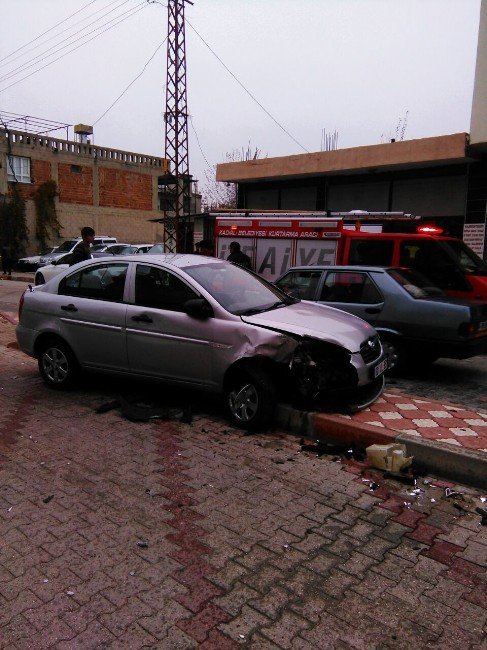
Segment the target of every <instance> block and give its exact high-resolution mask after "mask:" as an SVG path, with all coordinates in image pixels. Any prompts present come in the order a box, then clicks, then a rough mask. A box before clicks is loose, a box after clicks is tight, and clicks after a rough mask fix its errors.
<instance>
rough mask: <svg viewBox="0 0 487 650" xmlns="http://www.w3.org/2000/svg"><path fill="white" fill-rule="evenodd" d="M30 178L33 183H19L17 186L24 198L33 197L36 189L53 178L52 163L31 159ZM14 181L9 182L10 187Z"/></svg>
mask: <svg viewBox="0 0 487 650" xmlns="http://www.w3.org/2000/svg"><path fill="white" fill-rule="evenodd" d="M30 178H31V180H32V183H31V184H30V185H29V184H28V183H17V188H18V189H19V191H20V194H21V195H22V196H23V197H24V199H26V200H27V199H30V198H32V194H33V193H34V192H35V190H36V189H37V188H38V187H39V185H42V183H45V182H46V181H49V180H51V163H50V162H48V161H46V160H32V159H31V161H30ZM11 185H12V183H9V188H10V186H11Z"/></svg>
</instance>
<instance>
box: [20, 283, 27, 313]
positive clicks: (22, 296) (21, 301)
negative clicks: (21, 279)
mask: <svg viewBox="0 0 487 650" xmlns="http://www.w3.org/2000/svg"><path fill="white" fill-rule="evenodd" d="M26 291H27V289H26V290H25V291H24V293H23V294H22V295H21V296H20V300H19V321H20V316H21V314H22V307H23V306H24V296H25V294H26Z"/></svg>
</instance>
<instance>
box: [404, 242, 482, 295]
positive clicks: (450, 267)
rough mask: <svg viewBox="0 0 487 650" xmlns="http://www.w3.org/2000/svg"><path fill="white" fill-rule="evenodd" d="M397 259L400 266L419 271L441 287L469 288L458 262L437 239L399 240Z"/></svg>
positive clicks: (451, 288) (459, 289) (465, 289)
mask: <svg viewBox="0 0 487 650" xmlns="http://www.w3.org/2000/svg"><path fill="white" fill-rule="evenodd" d="M399 260H400V264H401V266H408V267H410V268H412V269H415V270H416V271H419V272H420V273H422V274H423V275H425V276H426V277H428V278H430V279H431V280H433V282H434V283H435V284H436V285H437V286H438V287H440V288H441V289H447V290H448V289H450V290H456V291H468V289H469V287H468V284H467V282H466V281H465V279H464V277H463V273H462V271H461V269H460V267H459V265H458V263H457V262H456V261H455V259H454V257H450V255H448V253H447V251H446V250H443V248H442V247H441V245H440V243H439V242H437V241H434V240H427V241H418V240H409V241H408V240H405V241H403V242H401V246H400V252H399Z"/></svg>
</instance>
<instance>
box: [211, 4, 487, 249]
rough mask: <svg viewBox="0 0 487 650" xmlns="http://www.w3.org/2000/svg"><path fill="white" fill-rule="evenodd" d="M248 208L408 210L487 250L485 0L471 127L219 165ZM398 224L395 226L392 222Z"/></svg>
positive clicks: (240, 205)
mask: <svg viewBox="0 0 487 650" xmlns="http://www.w3.org/2000/svg"><path fill="white" fill-rule="evenodd" d="M216 178H217V180H218V181H223V182H227V183H228V182H231V183H236V184H237V187H238V191H237V201H238V206H237V207H238V208H243V209H249V210H264V209H269V210H330V211H350V210H356V209H359V210H368V211H392V210H393V211H404V212H410V213H414V214H419V215H421V216H423V217H425V218H427V219H428V220H429V221H432V222H434V223H436V224H438V225H439V226H441V227H443V228H444V229H445V230H446V231H447V232H448V233H450V234H451V235H453V236H455V237H459V238H463V239H464V240H465V242H466V243H467V244H469V245H470V246H471V247H472V248H473V249H474V250H475V251H476V252H477V253H478V254H480V255H481V256H484V257H485V256H486V250H487V248H486V246H485V239H486V237H485V230H486V210H487V0H482V3H481V14H480V26H479V36H478V46H477V62H476V72H475V85H474V93H473V101H472V109H471V133H470V134H467V133H454V134H451V135H440V136H437V137H430V138H421V139H417V140H407V141H399V142H395V141H391V142H389V143H386V144H378V145H371V146H362V147H351V148H348V149H338V150H334V151H319V152H316V153H310V154H299V155H292V156H282V157H279V158H266V159H262V160H250V161H245V162H237V163H224V164H220V165H218V166H217V176H216ZM389 227H390V228H391V229H393V226H389Z"/></svg>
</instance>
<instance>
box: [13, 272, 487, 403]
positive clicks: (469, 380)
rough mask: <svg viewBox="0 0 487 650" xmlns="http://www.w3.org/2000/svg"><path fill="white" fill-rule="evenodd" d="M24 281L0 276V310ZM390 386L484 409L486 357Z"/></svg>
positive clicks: (448, 363)
mask: <svg viewBox="0 0 487 650" xmlns="http://www.w3.org/2000/svg"><path fill="white" fill-rule="evenodd" d="M26 287H27V285H26V284H25V283H24V282H15V281H7V280H0V311H7V312H10V313H12V312H13V313H15V312H17V307H18V303H19V299H20V296H21V294H22V292H23V291H24V289H26ZM387 385H388V386H389V387H394V388H398V389H399V390H401V391H402V392H404V393H408V394H411V395H420V396H424V397H425V398H432V399H437V400H442V399H444V400H445V401H447V402H450V403H452V404H461V405H463V406H465V407H466V408H471V409H474V410H484V411H487V390H486V386H487V357H486V356H479V357H474V358H473V359H465V360H462V361H457V360H454V359H440V360H439V361H437V362H436V363H434V364H431V365H427V366H425V367H423V368H421V367H418V369H417V371H415V372H414V373H409V374H407V375H402V376H400V377H389V378H388V380H387Z"/></svg>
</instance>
